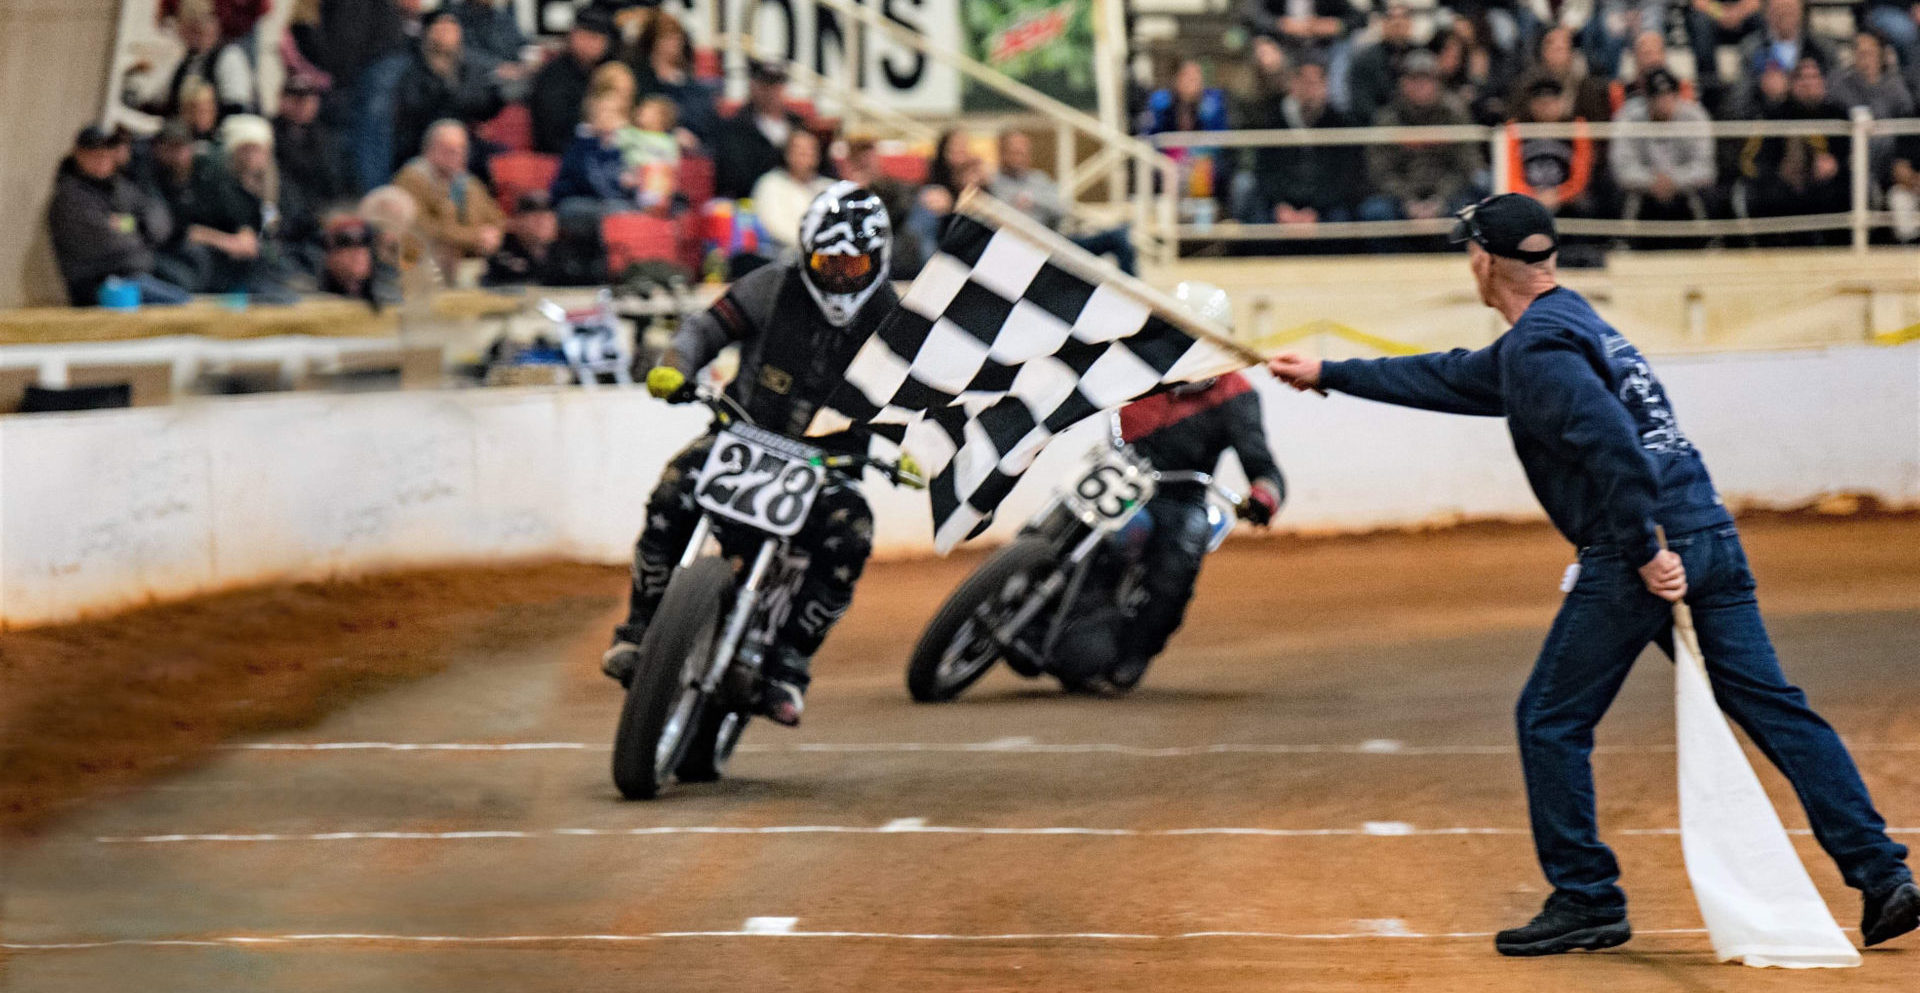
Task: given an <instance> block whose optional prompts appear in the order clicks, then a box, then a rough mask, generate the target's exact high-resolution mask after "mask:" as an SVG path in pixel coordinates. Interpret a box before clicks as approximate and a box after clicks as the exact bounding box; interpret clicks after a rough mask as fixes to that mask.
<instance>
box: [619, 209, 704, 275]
mask: <svg viewBox="0 0 1920 993" xmlns="http://www.w3.org/2000/svg"><path fill="white" fill-rule="evenodd" d="M680 232H681V225H679V224H677V223H675V222H674V221H672V220H669V219H667V218H664V217H656V216H654V215H653V214H639V213H625V214H609V215H607V217H606V219H605V220H603V221H601V222H600V237H601V239H602V240H603V241H605V242H606V244H607V271H608V272H610V273H614V274H616V275H617V274H618V273H619V272H620V271H621V270H623V269H625V268H626V267H627V266H628V265H630V264H632V263H634V262H644V261H647V260H650V259H658V260H661V261H666V262H672V263H675V264H677V265H684V264H685V260H684V259H683V258H682V257H681V252H680Z"/></svg>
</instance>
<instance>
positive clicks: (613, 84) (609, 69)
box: [581, 60, 640, 112]
mask: <svg viewBox="0 0 1920 993" xmlns="http://www.w3.org/2000/svg"><path fill="white" fill-rule="evenodd" d="M603 96H606V97H613V98H614V99H616V100H619V101H620V105H621V106H622V107H625V108H627V110H628V112H631V111H632V109H633V107H634V105H635V104H637V103H638V102H639V100H640V86H639V84H638V83H637V82H636V81H635V80H634V78H633V70H632V69H629V68H627V64H626V63H624V62H615V61H612V60H608V61H606V62H602V63H600V68H598V69H595V70H594V71H593V75H591V76H588V77H587V101H588V102H589V103H590V102H592V101H594V100H596V99H598V98H600V97H603ZM581 106H582V107H583V108H584V107H585V106H586V104H581Z"/></svg>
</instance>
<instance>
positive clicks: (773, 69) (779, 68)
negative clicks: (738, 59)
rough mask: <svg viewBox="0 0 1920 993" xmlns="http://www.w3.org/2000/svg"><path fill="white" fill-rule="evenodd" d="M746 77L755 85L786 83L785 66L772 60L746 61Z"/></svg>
mask: <svg viewBox="0 0 1920 993" xmlns="http://www.w3.org/2000/svg"><path fill="white" fill-rule="evenodd" d="M747 76H748V78H750V79H752V80H753V81H754V82H756V83H784V82H786V81H787V66H786V63H784V62H775V61H773V60H772V59H748V60H747Z"/></svg>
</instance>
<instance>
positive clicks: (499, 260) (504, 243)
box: [481, 191, 572, 286]
mask: <svg viewBox="0 0 1920 993" xmlns="http://www.w3.org/2000/svg"><path fill="white" fill-rule="evenodd" d="M559 240H560V220H559V217H558V216H557V215H555V214H554V212H553V203H552V201H551V200H549V199H548V197H547V195H546V194H545V193H541V192H539V191H535V192H532V193H525V194H522V195H521V197H520V199H519V200H518V201H516V202H515V203H514V205H513V213H512V214H511V215H509V216H508V217H507V230H506V235H505V236H504V237H502V238H501V239H500V250H499V251H497V252H495V253H493V256H492V257H491V258H489V259H487V274H486V275H485V276H483V277H482V278H481V283H482V284H483V285H486V286H525V285H527V284H529V283H534V284H543V285H548V286H554V285H567V284H570V283H571V282H572V280H569V279H567V278H566V277H565V276H564V275H563V274H562V273H560V272H559V271H557V270H558V266H557V263H558V262H559V253H558V252H556V251H555V248H554V246H555V245H556V244H557V243H558V242H559Z"/></svg>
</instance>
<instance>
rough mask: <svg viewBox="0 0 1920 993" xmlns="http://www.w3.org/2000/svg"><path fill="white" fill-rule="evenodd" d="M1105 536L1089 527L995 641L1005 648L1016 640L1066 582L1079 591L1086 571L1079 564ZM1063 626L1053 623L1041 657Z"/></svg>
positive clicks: (1063, 610)
mask: <svg viewBox="0 0 1920 993" xmlns="http://www.w3.org/2000/svg"><path fill="white" fill-rule="evenodd" d="M1103 537H1105V535H1103V534H1102V533H1101V532H1100V531H1099V530H1097V529H1094V528H1088V529H1087V533H1086V534H1085V535H1084V536H1082V537H1081V539H1080V540H1079V542H1078V543H1076V544H1075V545H1074V546H1073V551H1071V552H1069V553H1068V554H1067V560H1066V562H1065V563H1063V564H1062V565H1061V567H1060V568H1058V569H1055V570H1054V571H1053V574H1052V575H1050V576H1048V577H1047V579H1046V581H1045V582H1043V583H1041V584H1040V588H1039V589H1036V590H1034V591H1033V592H1032V593H1031V594H1028V596H1027V602H1025V603H1023V604H1021V605H1020V609H1019V610H1018V611H1016V612H1014V615H1013V616H1012V617H1011V618H1009V619H1008V620H1007V622H1006V623H1005V624H1002V625H1000V627H999V628H998V629H996V630H995V631H994V632H993V639H994V641H996V642H998V643H999V645H1000V647H1001V648H1002V649H1005V648H1008V647H1010V646H1012V645H1013V644H1014V641H1015V639H1017V638H1018V637H1019V636H1020V632H1021V631H1024V630H1026V627H1027V625H1028V624H1031V623H1032V622H1033V619H1034V618H1035V617H1037V616H1039V614H1040V611H1042V610H1045V609H1046V607H1047V604H1049V603H1052V602H1053V599H1054V597H1055V596H1056V595H1057V594H1059V593H1060V591H1061V588H1062V587H1064V586H1066V585H1067V583H1068V582H1069V581H1071V582H1072V583H1073V587H1074V589H1075V590H1076V591H1078V590H1079V588H1080V582H1081V577H1083V576H1084V575H1085V574H1086V570H1085V569H1083V568H1080V565H1081V563H1082V562H1084V561H1085V560H1086V558H1087V556H1089V555H1092V554H1093V552H1094V549H1096V548H1099V547H1100V539H1101V538H1103ZM1070 605H1071V601H1070V600H1069V601H1066V602H1065V603H1063V604H1062V614H1063V616H1064V612H1065V608H1066V607H1067V606H1070ZM1060 627H1061V625H1060V624H1054V625H1053V626H1052V629H1050V630H1049V631H1048V634H1047V644H1046V646H1045V647H1044V648H1043V649H1042V651H1041V653H1040V659H1041V660H1044V659H1045V658H1046V657H1047V653H1048V652H1050V651H1052V649H1053V641H1054V639H1055V638H1056V637H1058V636H1059V631H1058V629H1059V628H1060Z"/></svg>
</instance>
